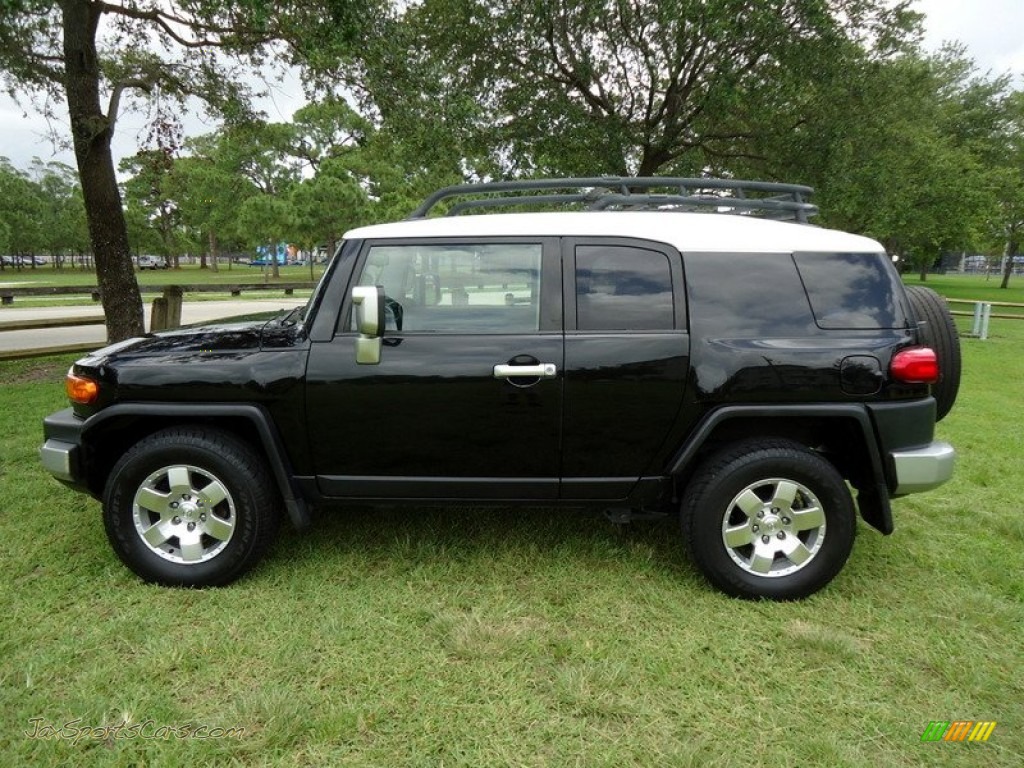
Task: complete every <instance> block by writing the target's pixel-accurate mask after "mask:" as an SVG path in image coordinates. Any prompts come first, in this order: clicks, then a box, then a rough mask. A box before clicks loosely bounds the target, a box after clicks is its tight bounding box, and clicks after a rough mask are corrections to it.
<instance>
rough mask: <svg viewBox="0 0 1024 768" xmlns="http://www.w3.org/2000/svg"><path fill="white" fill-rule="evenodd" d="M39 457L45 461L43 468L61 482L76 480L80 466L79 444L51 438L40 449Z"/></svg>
mask: <svg viewBox="0 0 1024 768" xmlns="http://www.w3.org/2000/svg"><path fill="white" fill-rule="evenodd" d="M39 458H40V460H42V462H43V469H45V470H46V471H47V472H49V473H50V474H51V475H53V476H54V477H55V478H57V479H58V480H60V481H61V482H64V483H73V482H74V481H75V475H76V469H77V467H78V446H77V445H74V444H72V443H65V442H64V441H62V440H54V439H53V438H51V439H49V440H47V441H46V442H45V443H43V446H42V447H41V448H40V449H39Z"/></svg>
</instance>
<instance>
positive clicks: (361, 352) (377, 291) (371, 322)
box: [352, 285, 384, 365]
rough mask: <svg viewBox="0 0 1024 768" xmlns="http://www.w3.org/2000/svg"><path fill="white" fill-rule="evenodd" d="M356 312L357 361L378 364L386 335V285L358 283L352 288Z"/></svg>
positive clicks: (365, 363)
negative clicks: (383, 337) (382, 341)
mask: <svg viewBox="0 0 1024 768" xmlns="http://www.w3.org/2000/svg"><path fill="white" fill-rule="evenodd" d="M352 305H353V306H354V307H355V313H356V330H357V331H359V338H358V339H356V362H357V363H359V364H360V365H377V364H378V363H379V362H380V348H381V337H382V336H383V335H384V286H382V285H372V286H371V285H357V286H356V287H355V288H353V289H352Z"/></svg>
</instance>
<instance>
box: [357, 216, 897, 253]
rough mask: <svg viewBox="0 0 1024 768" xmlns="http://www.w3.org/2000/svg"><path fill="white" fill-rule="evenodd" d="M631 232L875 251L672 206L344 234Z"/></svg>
mask: <svg viewBox="0 0 1024 768" xmlns="http://www.w3.org/2000/svg"><path fill="white" fill-rule="evenodd" d="M560 235H564V236H568V237H573V236H576V237H585V236H603V237H633V238H640V239H643V240H654V241H657V242H662V243H668V244H670V245H672V246H674V247H675V248H676V249H677V250H680V251H710V252H730V251H731V252H736V251H741V252H754V253H792V252H793V251H831V252H841V253H880V252H884V251H885V249H884V248H883V247H882V246H881V245H880V244H879V243H878V242H876V241H875V240H872V239H870V238H867V237H861V236H860V235H851V234H849V233H846V232H839V231H837V230H833V229H822V228H820V227H815V226H811V225H807V224H797V223H794V222H786V221H771V220H768V219H760V218H756V217H753V216H737V215H731V214H723V213H682V212H674V211H580V212H552V213H500V214H488V215H482V216H480V215H469V216H450V217H437V218H432V219H410V220H406V221H397V222H394V223H391V224H377V225H374V226H369V227H360V228H358V229H353V230H351V231H349V232H347V233H346V234H345V239H346V240H353V239H360V240H364V239H369V238H374V239H379V238H406V237H415V238H438V239H443V238H452V237H505V236H513V237H531V236H538V237H541V236H560Z"/></svg>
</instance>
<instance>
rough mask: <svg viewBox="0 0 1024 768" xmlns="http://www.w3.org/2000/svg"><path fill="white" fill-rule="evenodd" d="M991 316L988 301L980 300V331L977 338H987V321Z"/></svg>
mask: <svg viewBox="0 0 1024 768" xmlns="http://www.w3.org/2000/svg"><path fill="white" fill-rule="evenodd" d="M991 317H992V304H991V303H990V302H987V301H985V302H982V307H981V333H980V334H979V336H978V337H979V338H980V339H981V340H982V341H984V340H985V339H987V338H988V321H989V319H990V318H991Z"/></svg>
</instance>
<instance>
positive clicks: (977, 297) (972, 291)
mask: <svg viewBox="0 0 1024 768" xmlns="http://www.w3.org/2000/svg"><path fill="white" fill-rule="evenodd" d="M1001 280H1002V277H1001V276H1000V275H995V274H993V275H990V276H988V277H986V276H985V275H958V274H949V275H928V279H927V280H926V281H925V282H923V283H922V282H921V281H920V280H919V279H918V277H917V275H913V274H906V275H904V276H903V282H904V283H905V284H906V285H923V286H925V287H927V288H931V289H932V290H935V291H938V292H939V293H941V294H942V295H943V296H945V297H946V298H948V299H965V300H970V301H994V302H999V301H1005V302H1010V303H1014V304H1024V276H1021V275H1013V276H1011V277H1010V283H1009V285H1008V286H1007V287H1006V288H1000V287H999V283H1000V282H1001ZM953 309H957V310H961V311H966V310H972V311H973V307H971V306H970V305H968V304H961V303H956V304H954V306H953ZM992 311H993V312H1007V313H1014V314H1016V313H1024V308H1020V307H1018V308H1013V309H1011V308H1007V307H1001V308H999V309H996V308H995V307H993V308H992Z"/></svg>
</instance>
